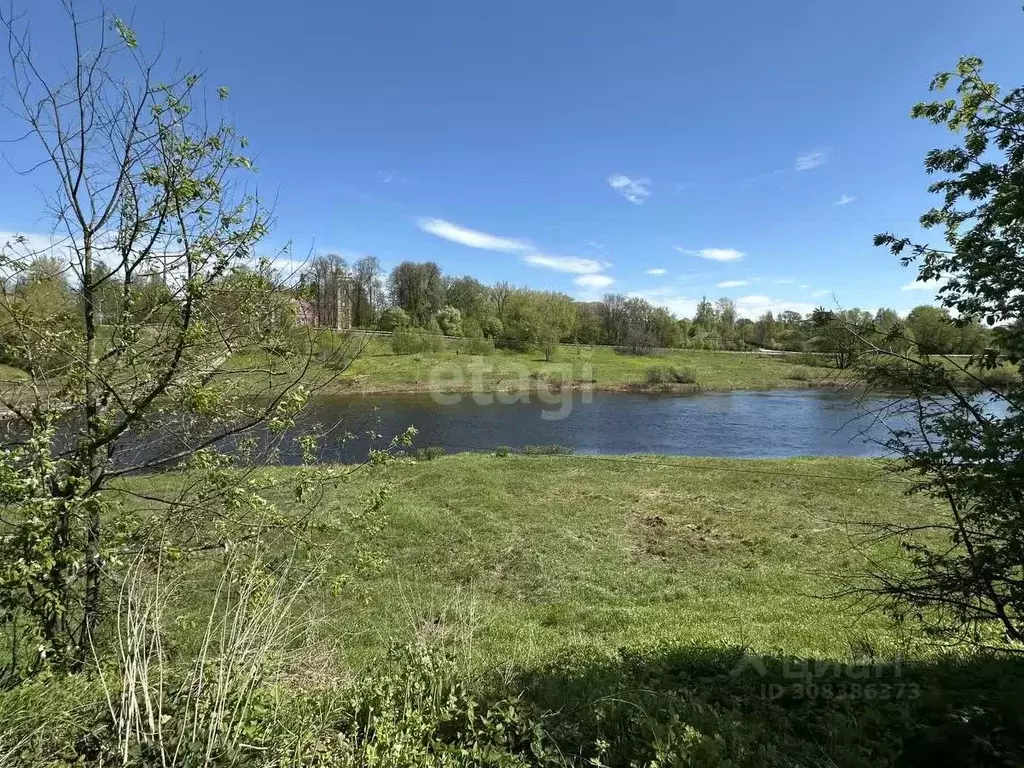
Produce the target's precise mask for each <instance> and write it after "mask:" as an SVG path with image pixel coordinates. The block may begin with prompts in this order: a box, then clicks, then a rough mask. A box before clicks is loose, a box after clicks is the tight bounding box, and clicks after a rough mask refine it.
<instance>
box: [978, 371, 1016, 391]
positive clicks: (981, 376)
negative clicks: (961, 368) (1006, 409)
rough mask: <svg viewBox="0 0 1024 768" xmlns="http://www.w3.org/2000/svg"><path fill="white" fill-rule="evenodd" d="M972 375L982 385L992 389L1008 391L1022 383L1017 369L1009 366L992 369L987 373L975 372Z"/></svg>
mask: <svg viewBox="0 0 1024 768" xmlns="http://www.w3.org/2000/svg"><path fill="white" fill-rule="evenodd" d="M972 373H973V375H974V377H975V378H976V379H978V380H979V381H980V382H981V384H982V385H984V386H986V387H990V388H991V389H1006V388H1007V387H1010V386H1012V385H1014V384H1017V383H1018V382H1020V375H1019V374H1018V373H1017V371H1016V369H1014V368H1011V367H1009V366H1004V367H1002V368H992V369H989V370H985V371H973V372H972Z"/></svg>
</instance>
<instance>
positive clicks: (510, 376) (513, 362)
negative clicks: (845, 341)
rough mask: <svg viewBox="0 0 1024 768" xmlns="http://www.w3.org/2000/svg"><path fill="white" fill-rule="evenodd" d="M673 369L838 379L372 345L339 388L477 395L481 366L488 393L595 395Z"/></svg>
mask: <svg viewBox="0 0 1024 768" xmlns="http://www.w3.org/2000/svg"><path fill="white" fill-rule="evenodd" d="M665 365H671V366H675V367H677V368H685V369H689V370H690V371H692V372H693V373H694V374H696V378H697V383H698V385H699V386H700V387H702V388H707V389H772V388H780V387H793V386H803V385H804V384H805V383H807V382H812V383H813V382H816V381H819V380H833V379H834V378H835V374H834V372H831V371H829V370H828V369H826V368H810V367H807V366H803V365H795V364H793V363H792V362H789V361H787V360H786V359H784V358H773V357H760V356H758V355H736V354H723V353H716V352H703V351H682V350H680V351H671V352H669V351H666V352H661V353H659V354H658V355H656V356H635V355H624V354H620V353H618V352H616V351H615V350H613V349H609V348H587V347H583V348H582V349H580V350H579V351H577V350H576V348H574V347H570V346H562V347H560V348H559V349H558V350H557V352H556V353H555V356H554V360H552V361H551V362H547V361H545V360H544V358H543V355H541V354H540V353H538V352H525V353H524V352H508V351H503V350H497V351H495V353H494V354H492V355H489V356H486V357H482V358H481V357H477V358H473V357H471V356H467V355H457V354H455V352H436V353H425V354H419V355H395V354H393V353H392V352H391V349H390V347H389V346H388V345H387V344H386V343H385V342H383V341H381V340H377V339H374V340H371V341H370V343H369V344H368V345H367V347H366V349H365V350H364V351H363V354H362V355H360V356H359V357H358V358H357V359H356V360H355V362H353V364H352V366H351V367H350V368H349V370H348V371H347V372H346V374H345V377H344V379H343V381H342V382H339V384H341V385H344V386H345V387H346V388H349V389H351V390H353V391H362V392H389V391H393V392H397V391H423V390H428V389H431V388H439V387H440V388H447V389H461V388H466V389H468V388H471V387H472V382H473V381H474V379H473V378H472V371H473V370H475V368H474V366H483V373H482V382H483V386H484V388H485V389H489V390H493V389H501V388H506V389H507V388H517V387H526V386H530V384H531V378H530V377H531V375H532V374H536V375H541V374H543V375H546V376H547V377H548V378H551V379H555V380H558V379H561V380H567V381H573V382H578V381H587V382H589V381H594V382H595V384H594V386H595V387H596V388H597V389H623V388H626V387H628V386H630V385H636V384H640V383H642V382H643V381H644V374H645V372H646V370H647V369H648V368H649V367H651V366H665Z"/></svg>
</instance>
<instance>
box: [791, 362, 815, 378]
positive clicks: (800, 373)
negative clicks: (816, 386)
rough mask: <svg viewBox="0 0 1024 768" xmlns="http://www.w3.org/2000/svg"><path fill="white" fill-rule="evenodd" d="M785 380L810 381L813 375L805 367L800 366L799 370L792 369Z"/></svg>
mask: <svg viewBox="0 0 1024 768" xmlns="http://www.w3.org/2000/svg"><path fill="white" fill-rule="evenodd" d="M786 378H789V379H792V380H793V381H811V380H813V379H814V373H813V372H812V371H810V370H809V369H808V368H807V366H800V367H799V368H794V369H793V371H792V372H791V373H790V374H789V376H787V377H786Z"/></svg>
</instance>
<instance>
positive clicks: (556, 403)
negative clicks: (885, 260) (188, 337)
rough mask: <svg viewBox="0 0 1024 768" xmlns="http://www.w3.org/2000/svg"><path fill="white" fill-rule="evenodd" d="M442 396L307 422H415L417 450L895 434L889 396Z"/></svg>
mask: <svg viewBox="0 0 1024 768" xmlns="http://www.w3.org/2000/svg"><path fill="white" fill-rule="evenodd" d="M442 398H443V399H444V402H439V401H438V399H437V398H435V397H433V396H431V395H401V396H365V397H359V398H338V399H330V400H324V401H321V402H320V403H319V404H318V405H317V406H316V407H315V408H314V409H312V411H311V412H310V414H309V416H308V417H307V418H308V419H309V420H310V421H315V422H319V423H320V424H324V425H329V424H334V423H335V422H340V423H341V426H340V428H339V429H340V431H341V432H344V431H348V432H351V433H354V434H357V435H361V434H363V433H365V432H366V431H368V430H372V431H373V432H376V433H379V434H381V435H384V436H391V435H394V434H397V433H399V432H401V431H402V430H404V429H405V428H406V427H408V426H410V425H411V426H415V427H416V429H417V430H418V431H419V434H418V436H417V438H416V441H415V445H416V446H420V447H422V446H433V445H438V446H443V447H444V448H445V449H446V450H447V451H448V452H455V451H466V450H493V449H494V448H495V447H497V446H501V445H507V446H511V447H513V448H516V447H522V446H526V445H546V444H552V443H557V444H560V445H566V446H570V447H572V448H573V449H575V451H576V452H577V453H584V454H628V453H654V454H674V455H681V456H723V457H743V458H753V457H766V458H767V457H790V456H878V455H882V453H883V449H882V447H881V445H880V443H881V441H882V440H884V439H885V436H886V434H887V429H886V427H885V425H884V424H883V423H882V422H880V421H879V420H878V419H875V418H873V417H872V416H871V415H870V414H871V413H872V412H874V411H877V409H879V408H883V407H884V405H885V404H886V401H885V400H884V399H874V400H867V401H866V402H864V401H861V400H859V399H858V398H855V397H854V396H852V395H849V394H842V393H835V392H825V391H819V390H813V389H807V390H792V391H788V390H787V391H771V392H725V393H711V394H699V395H687V396H668V395H639V394H621V393H606V392H595V393H590V394H589V395H584V394H582V393H579V392H575V393H572V394H571V395H570V394H569V393H565V394H564V395H562V396H557V399H556V396H553V395H548V396H547V399H548V402H544V401H542V400H540V399H539V398H538V396H537V394H536V393H531V395H530V397H529V399H527V400H526V401H525V402H524V401H523V400H522V399H519V398H515V400H516V401H515V402H505V403H501V402H491V403H489V404H488V403H483V404H481V403H479V402H477V401H476V400H475V399H474V396H472V395H463V396H458V395H446V396H442ZM563 398H564V399H563ZM483 399H485V400H486V399H493V398H489V397H487V396H485V397H484V398H483ZM504 399H505V400H506V401H507V400H509V399H513V398H512V397H510V396H505V398H504ZM335 434H340V432H336V433H335ZM369 445H370V443H369V441H368V440H367V439H365V438H364V437H360V438H358V439H356V440H352V441H349V442H347V443H344V444H343V441H341V440H337V439H335V440H330V441H328V444H327V445H326V446H325V455H324V458H325V459H331V460H338V459H341V460H351V459H356V458H362V457H365V455H366V450H367V448H368V447H369ZM284 458H285V460H286V461H288V460H289V459H294V457H284Z"/></svg>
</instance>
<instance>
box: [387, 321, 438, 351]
mask: <svg viewBox="0 0 1024 768" xmlns="http://www.w3.org/2000/svg"><path fill="white" fill-rule="evenodd" d="M444 350H445V340H444V337H443V336H440V335H438V334H434V333H428V332H427V331H425V330H424V329H422V328H399V329H398V330H397V331H395V333H394V335H393V336H392V337H391V351H392V352H394V353H395V354H396V355H415V354H418V353H422V352H443V351H444Z"/></svg>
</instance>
